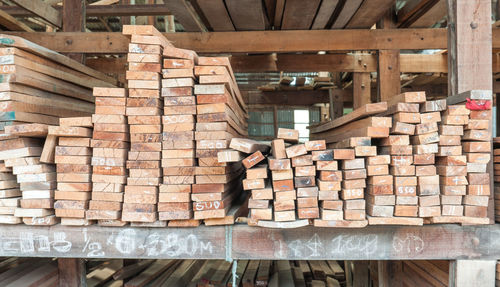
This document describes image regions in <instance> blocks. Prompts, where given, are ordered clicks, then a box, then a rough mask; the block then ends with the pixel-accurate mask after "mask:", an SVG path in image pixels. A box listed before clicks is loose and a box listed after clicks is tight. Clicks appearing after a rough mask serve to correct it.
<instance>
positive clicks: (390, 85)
mask: <svg viewBox="0 0 500 287" xmlns="http://www.w3.org/2000/svg"><path fill="white" fill-rule="evenodd" d="M395 26H396V21H395V14H394V10H392V9H391V10H389V11H388V12H387V13H386V15H385V16H384V18H382V19H381V20H380V21H379V23H377V28H379V29H383V30H385V29H394V27H395ZM399 54H400V52H399V49H383V50H380V51H378V72H377V89H378V92H377V97H378V99H379V100H380V101H382V102H384V101H387V100H388V99H389V98H390V97H393V96H395V95H398V94H399V93H401V78H400V77H401V73H400V63H399Z"/></svg>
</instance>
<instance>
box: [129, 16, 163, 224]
mask: <svg viewBox="0 0 500 287" xmlns="http://www.w3.org/2000/svg"><path fill="white" fill-rule="evenodd" d="M123 34H125V35H128V36H130V38H131V42H130V43H129V53H128V55H127V62H128V67H129V70H128V71H127V73H126V79H127V81H128V97H127V99H126V111H124V114H126V116H127V121H128V125H129V132H130V150H129V152H128V161H127V169H128V173H129V174H128V178H127V186H126V187H125V194H124V199H123V210H122V221H127V222H136V223H140V222H142V223H153V222H155V221H156V220H157V218H158V216H157V215H158V214H157V203H158V192H159V186H160V183H161V177H162V170H161V168H160V161H161V132H162V126H161V115H162V114H163V113H162V107H163V101H162V99H161V98H160V88H161V80H160V73H159V72H158V68H157V67H158V66H160V65H161V59H162V50H163V43H165V42H166V39H165V38H164V37H163V36H162V35H161V33H159V32H158V31H157V30H156V29H154V27H152V26H130V25H125V26H124V27H123ZM151 67H153V69H151ZM155 68H156V70H155ZM159 224H160V225H163V226H165V222H162V223H159Z"/></svg>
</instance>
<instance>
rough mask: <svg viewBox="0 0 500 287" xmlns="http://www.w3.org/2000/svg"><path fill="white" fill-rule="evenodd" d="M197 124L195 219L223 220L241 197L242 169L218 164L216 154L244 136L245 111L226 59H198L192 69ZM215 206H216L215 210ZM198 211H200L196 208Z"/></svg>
mask: <svg viewBox="0 0 500 287" xmlns="http://www.w3.org/2000/svg"><path fill="white" fill-rule="evenodd" d="M195 75H196V76H197V78H198V82H199V84H197V85H195V87H194V93H195V95H196V113H197V116H196V118H197V123H196V131H195V140H196V158H197V159H198V166H197V167H196V178H195V179H196V180H195V181H196V184H195V185H193V191H192V192H193V194H192V195H191V199H192V201H193V202H194V204H195V206H196V207H197V208H196V209H195V210H194V219H198V220H201V219H209V218H223V217H224V216H226V214H227V212H228V210H229V208H230V204H225V203H224V204H218V202H227V203H229V202H231V201H232V200H233V199H236V198H238V197H239V196H240V192H239V191H240V188H239V185H240V183H241V176H242V174H243V171H244V169H243V168H242V166H241V163H240V162H223V163H219V162H218V155H217V154H218V152H219V151H221V150H224V149H227V148H229V144H230V141H231V139H232V138H233V137H245V136H246V135H247V132H246V129H247V112H246V106H245V103H244V101H243V98H242V96H241V94H240V91H239V89H238V86H237V84H236V81H235V78H234V75H233V72H232V69H231V65H230V63H229V59H228V58H226V57H199V58H198V62H197V66H195ZM216 205H218V206H219V207H216ZM199 208H201V209H199Z"/></svg>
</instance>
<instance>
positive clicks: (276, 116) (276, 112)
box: [273, 106, 278, 137]
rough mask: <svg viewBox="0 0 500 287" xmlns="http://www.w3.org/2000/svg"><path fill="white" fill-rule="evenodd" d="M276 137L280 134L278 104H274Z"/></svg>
mask: <svg viewBox="0 0 500 287" xmlns="http://www.w3.org/2000/svg"><path fill="white" fill-rule="evenodd" d="M273 124H274V137H277V136H278V106H273Z"/></svg>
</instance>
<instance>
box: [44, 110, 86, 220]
mask: <svg viewBox="0 0 500 287" xmlns="http://www.w3.org/2000/svg"><path fill="white" fill-rule="evenodd" d="M59 124H60V125H59V126H51V127H49V136H54V137H58V145H57V146H56V148H55V163H56V167H57V169H56V170H57V190H56V191H55V199H56V202H55V203H54V209H55V213H56V216H57V217H59V218H61V224H62V225H76V226H82V225H90V224H92V223H93V222H92V221H91V220H88V219H86V218H85V211H86V210H87V209H88V205H89V200H90V191H91V188H92V181H91V179H92V178H91V176H92V169H91V165H90V162H91V156H92V151H91V149H90V139H91V138H92V126H93V125H92V118H91V117H75V118H61V119H60V122H59Z"/></svg>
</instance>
